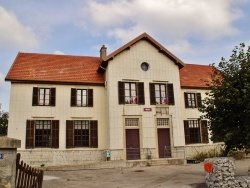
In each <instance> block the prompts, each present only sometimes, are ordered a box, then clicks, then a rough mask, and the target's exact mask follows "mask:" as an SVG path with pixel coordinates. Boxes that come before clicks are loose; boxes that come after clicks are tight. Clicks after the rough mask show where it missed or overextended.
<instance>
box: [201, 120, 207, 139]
mask: <svg viewBox="0 0 250 188" xmlns="http://www.w3.org/2000/svg"><path fill="white" fill-rule="evenodd" d="M201 142H202V143H208V142H209V140H208V130H207V121H206V120H201Z"/></svg>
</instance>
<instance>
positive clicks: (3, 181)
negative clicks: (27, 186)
mask: <svg viewBox="0 0 250 188" xmlns="http://www.w3.org/2000/svg"><path fill="white" fill-rule="evenodd" d="M20 146H21V141H20V140H16V139H12V138H8V137H5V136H3V137H1V136H0V187H6V188H7V187H8V188H12V187H15V174H16V154H17V148H18V147H20Z"/></svg>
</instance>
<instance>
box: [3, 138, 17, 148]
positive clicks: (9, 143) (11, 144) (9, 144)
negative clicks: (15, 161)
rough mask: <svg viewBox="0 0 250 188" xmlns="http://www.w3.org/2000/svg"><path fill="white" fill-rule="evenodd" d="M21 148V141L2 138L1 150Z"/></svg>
mask: <svg viewBox="0 0 250 188" xmlns="http://www.w3.org/2000/svg"><path fill="white" fill-rule="evenodd" d="M20 147H21V140H18V139H14V138H9V137H7V136H0V148H1V149H4V148H6V149H11V148H13V149H16V148H20Z"/></svg>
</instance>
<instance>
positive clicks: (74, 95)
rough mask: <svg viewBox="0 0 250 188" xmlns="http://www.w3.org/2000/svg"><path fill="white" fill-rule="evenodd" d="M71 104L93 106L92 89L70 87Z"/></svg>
mask: <svg viewBox="0 0 250 188" xmlns="http://www.w3.org/2000/svg"><path fill="white" fill-rule="evenodd" d="M71 106H85V107H87V106H88V107H93V89H75V88H71Z"/></svg>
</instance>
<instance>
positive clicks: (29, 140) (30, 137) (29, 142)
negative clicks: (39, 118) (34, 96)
mask: <svg viewBox="0 0 250 188" xmlns="http://www.w3.org/2000/svg"><path fill="white" fill-rule="evenodd" d="M34 124H35V122H34V121H33V120H27V122H26V149H30V148H34V146H35V144H34V143H35V140H34V139H35V138H34V137H35V135H34V134H35V125H34Z"/></svg>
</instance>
